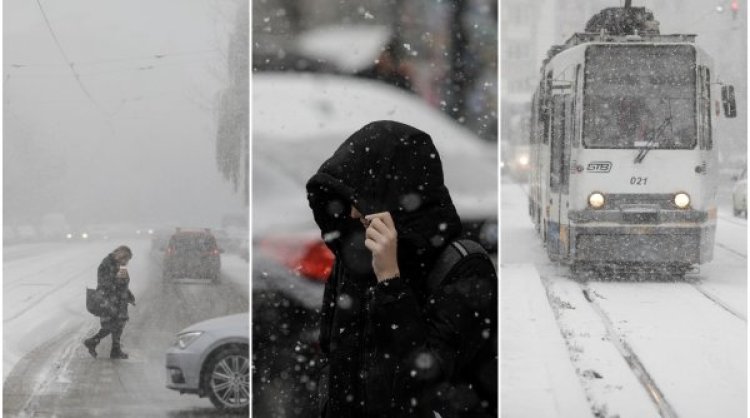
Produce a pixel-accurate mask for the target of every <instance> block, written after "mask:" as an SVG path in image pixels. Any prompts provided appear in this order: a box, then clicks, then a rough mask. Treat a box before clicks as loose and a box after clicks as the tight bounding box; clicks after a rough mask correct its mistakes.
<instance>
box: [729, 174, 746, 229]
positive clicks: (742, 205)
mask: <svg viewBox="0 0 750 418" xmlns="http://www.w3.org/2000/svg"><path fill="white" fill-rule="evenodd" d="M732 212H734V216H744V217H746V218H747V167H745V169H744V170H742V173H741V174H740V175H739V176H737V177H735V182H734V188H733V190H732Z"/></svg>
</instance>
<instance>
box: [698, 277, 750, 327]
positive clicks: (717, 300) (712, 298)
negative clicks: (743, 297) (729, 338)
mask: <svg viewBox="0 0 750 418" xmlns="http://www.w3.org/2000/svg"><path fill="white" fill-rule="evenodd" d="M690 285H691V286H692V287H693V288H694V289H695V290H697V291H698V292H699V293H700V294H702V295H703V296H705V297H706V298H707V299H708V300H710V301H711V302H713V303H714V304H716V305H717V306H719V307H720V308H721V309H723V310H725V311H727V312H729V313H730V314H732V315H733V316H735V317H736V318H738V319H740V320H742V321H743V322H745V323H747V316H746V315H745V314H743V313H742V312H740V311H738V310H736V309H734V308H732V307H731V306H729V304H728V303H726V302H724V301H722V300H721V299H720V298H719V297H718V296H716V295H715V294H713V293H711V292H709V291H708V290H706V289H704V288H703V287H701V286H700V285H699V284H697V283H690Z"/></svg>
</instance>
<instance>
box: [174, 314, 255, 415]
mask: <svg viewBox="0 0 750 418" xmlns="http://www.w3.org/2000/svg"><path fill="white" fill-rule="evenodd" d="M249 324H250V321H249V316H248V314H247V313H244V314H237V315H229V316H223V317H219V318H214V319H210V320H208V321H203V322H199V323H197V324H193V325H191V326H189V327H187V328H185V329H184V330H182V331H180V332H179V333H178V334H177V337H176V339H175V342H174V344H173V345H172V347H170V348H169V349H168V350H167V359H166V366H167V387H168V388H169V389H173V390H176V391H179V392H180V394H183V393H192V394H196V395H198V396H200V397H205V396H208V397H209V398H210V399H211V402H212V403H213V404H214V406H216V407H217V408H219V409H222V410H226V411H231V412H245V411H247V410H248V407H249V405H250V352H249V347H250V345H249V341H250V337H249V336H250V327H249Z"/></svg>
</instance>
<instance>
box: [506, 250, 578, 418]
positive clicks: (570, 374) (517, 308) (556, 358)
mask: <svg viewBox="0 0 750 418" xmlns="http://www.w3.org/2000/svg"><path fill="white" fill-rule="evenodd" d="M501 286H502V289H501V301H500V303H501V305H500V306H501V311H502V316H501V318H502V323H501V329H500V331H501V333H502V334H501V335H502V338H501V347H502V351H501V352H502V358H501V365H502V368H501V370H502V375H501V389H502V394H501V397H502V411H501V412H502V413H501V415H502V416H503V417H509V418H514V417H537V418H543V417H589V416H592V414H591V410H590V408H589V405H588V403H587V402H586V395H585V393H584V392H583V390H582V389H581V385H580V383H579V381H578V377H577V376H576V372H575V370H574V369H573V365H572V364H571V362H570V357H569V354H568V350H567V348H566V346H565V341H564V340H563V337H562V335H561V334H560V330H559V328H558V327H557V323H556V322H555V316H554V313H553V312H552V309H551V308H550V305H549V302H548V300H547V295H546V293H545V290H544V286H543V285H542V283H541V280H540V277H539V274H538V273H537V271H536V269H535V268H534V266H533V265H530V264H524V265H504V266H501Z"/></svg>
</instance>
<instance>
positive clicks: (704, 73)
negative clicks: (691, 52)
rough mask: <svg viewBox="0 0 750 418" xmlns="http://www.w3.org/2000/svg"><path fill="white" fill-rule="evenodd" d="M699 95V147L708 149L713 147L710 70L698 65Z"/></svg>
mask: <svg viewBox="0 0 750 418" xmlns="http://www.w3.org/2000/svg"><path fill="white" fill-rule="evenodd" d="M700 75H701V89H700V90H701V95H700V115H701V116H700V122H701V123H700V131H701V138H702V140H701V142H702V143H701V148H702V149H707V150H710V149H711V148H713V139H712V138H711V70H709V69H708V67H703V66H701V67H700Z"/></svg>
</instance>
